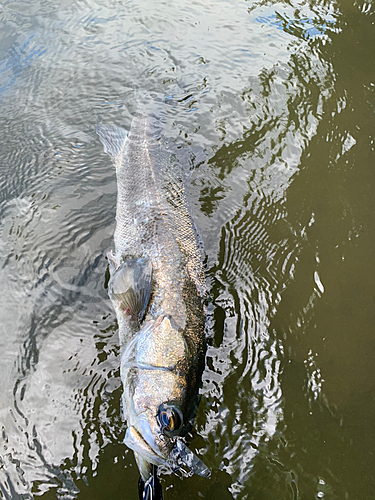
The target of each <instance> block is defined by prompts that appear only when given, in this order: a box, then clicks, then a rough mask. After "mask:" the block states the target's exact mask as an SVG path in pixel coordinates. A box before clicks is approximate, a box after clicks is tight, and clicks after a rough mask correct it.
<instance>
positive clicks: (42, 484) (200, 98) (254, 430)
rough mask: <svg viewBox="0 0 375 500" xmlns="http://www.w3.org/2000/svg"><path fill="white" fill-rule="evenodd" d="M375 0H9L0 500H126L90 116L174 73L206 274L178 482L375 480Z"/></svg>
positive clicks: (268, 497) (245, 491) (267, 490)
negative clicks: (188, 452)
mask: <svg viewBox="0 0 375 500" xmlns="http://www.w3.org/2000/svg"><path fill="white" fill-rule="evenodd" d="M374 11H375V6H374V3H373V2H363V1H362V0H359V1H353V0H344V1H342V2H340V1H339V2H332V1H326V0H322V1H316V0H311V1H310V2H302V1H300V2H298V1H296V0H290V1H289V0H288V1H287V0H286V1H284V2H282V1H280V2H273V1H259V2H251V1H244V0H230V1H225V0H213V1H210V2H209V1H207V0H196V1H195V0H194V1H191V0H189V1H186V0H181V1H175V2H173V1H170V0H167V1H164V2H162V1H155V2H150V1H146V0H139V1H138V2H135V1H119V0H105V1H104V0H97V1H94V0H78V1H77V0H74V1H73V0H66V1H57V2H53V1H52V0H40V1H36V0H27V1H26V0H25V1H17V0H15V1H11V0H6V1H2V2H1V3H0V346H1V350H0V352H1V356H0V380H1V387H2V390H1V393H0V425H1V437H0V498H4V499H21V498H22V499H30V498H37V497H42V498H43V499H53V498H59V499H73V498H78V499H80V500H83V499H90V500H94V499H95V500H96V499H103V498H116V499H130V500H131V499H134V498H136V494H137V493H136V491H137V490H136V485H137V479H138V471H137V469H136V466H135V464H134V459H133V456H132V453H130V452H128V451H127V449H126V448H125V446H124V445H123V444H122V443H121V441H122V439H123V436H124V432H125V428H124V424H123V423H122V421H121V416H120V403H119V400H120V393H121V389H120V381H119V358H118V342H117V332H116V321H115V315H114V312H113V310H112V308H111V305H110V303H109V299H108V297H107V292H106V290H105V287H104V281H105V271H106V265H107V263H106V259H105V254H106V252H107V251H108V250H109V249H111V248H112V246H113V243H112V237H113V231H114V218H115V203H116V183H115V172H114V169H113V167H112V165H111V163H110V161H109V159H108V157H106V155H105V154H104V153H103V151H102V147H101V144H100V143H99V140H98V138H97V136H96V135H95V126H96V124H97V123H98V122H99V121H104V122H106V123H116V124H119V125H124V126H125V127H129V125H130V122H131V116H132V113H133V112H134V110H135V96H136V95H142V93H145V92H155V93H161V94H166V95H168V93H170V92H171V89H175V88H176V86H177V88H180V89H182V90H180V92H181V94H180V97H181V96H182V97H184V99H181V102H180V103H179V104H178V105H176V106H174V107H173V106H172V107H170V109H169V116H168V136H169V137H170V139H172V140H173V141H174V142H175V143H176V147H184V146H188V145H191V146H193V147H199V148H204V149H205V150H206V161H205V162H204V163H202V164H201V165H199V166H198V167H196V168H195V169H193V171H192V183H191V201H192V207H193V210H194V214H195V218H196V221H197V223H198V225H199V227H200V230H201V234H202V237H203V239H204V244H205V252H206V255H207V269H208V276H209V278H210V282H211V285H212V290H211V297H212V316H211V318H210V321H209V327H208V329H209V332H210V334H211V335H212V342H211V346H210V348H209V350H208V355H207V368H206V371H205V373H204V387H203V391H202V392H203V398H202V403H201V406H200V409H199V412H198V420H197V426H196V427H197V432H196V434H195V436H194V438H193V440H192V448H194V449H196V450H198V452H199V453H201V454H202V456H203V457H204V461H205V462H206V463H207V465H209V466H210V467H211V468H212V478H211V479H210V480H205V479H201V478H199V477H192V478H189V479H184V480H181V479H179V478H177V477H174V476H168V477H165V478H164V481H163V485H164V488H165V489H166V492H165V498H166V499H170V500H172V499H196V498H206V499H215V500H226V499H231V498H235V499H245V498H246V499H249V500H250V499H254V500H255V499H256V500H263V499H264V500H284V499H285V500H289V499H294V500H296V499H300V500H308V499H323V498H324V499H330V500H343V499H350V500H367V499H368V500H370V499H373V498H375V479H374V478H375V451H374V450H375V430H374V425H375V399H374V388H375V387H374V386H375V370H374V366H375V363H374V361H375V335H374V334H375V332H374V319H375V317H374V316H375V314H374V311H375V309H374V292H375V273H374V270H375V259H374V256H375V253H374V246H375V231H374V227H375V203H374V200H375V197H374V194H373V190H374V187H375V178H374V166H375V165H374V132H375V126H374V105H375V99H374V89H375V87H374V85H375V36H374V29H375V27H374V21H375V16H374Z"/></svg>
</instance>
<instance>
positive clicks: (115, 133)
mask: <svg viewBox="0 0 375 500" xmlns="http://www.w3.org/2000/svg"><path fill="white" fill-rule="evenodd" d="M157 108H158V106H156V108H154V109H157ZM160 114H161V116H154V114H153V113H152V112H149V113H138V114H136V115H135V116H134V118H133V121H132V124H131V129H130V132H129V134H127V132H126V131H125V130H124V129H122V128H119V127H116V126H109V125H99V127H98V128H97V133H98V135H99V137H100V140H101V141H102V143H103V145H104V150H105V151H106V152H107V153H108V154H109V155H110V156H111V158H112V161H113V163H114V165H115V167H116V176H117V189H118V198H117V213H116V230H115V234H114V242H115V252H114V253H112V252H110V253H109V254H108V255H107V257H108V261H109V268H110V275H111V278H110V280H109V283H108V290H109V296H110V298H111V301H112V303H113V306H114V309H115V311H116V316H117V320H118V325H119V336H120V345H121V380H122V384H123V395H122V403H123V413H124V416H125V419H126V422H127V431H126V435H125V439H124V442H125V444H126V445H127V446H128V447H129V448H131V449H132V450H133V451H134V455H135V459H136V461H137V464H138V467H139V471H140V474H141V477H142V479H143V481H145V482H146V481H148V480H149V479H150V477H151V476H152V474H153V469H154V467H153V465H154V466H163V467H166V468H168V469H172V470H174V471H177V470H178V469H179V468H182V469H184V470H185V471H188V472H190V473H197V474H199V475H201V476H206V477H208V476H209V475H210V471H209V469H208V468H207V467H206V466H205V465H204V464H203V462H202V461H201V460H200V459H199V458H198V457H197V456H196V455H194V454H193V452H192V451H190V450H189V448H188V447H187V446H186V444H185V442H184V440H183V439H182V438H183V437H184V436H186V434H187V433H188V432H189V431H190V430H191V429H192V426H193V423H194V418H195V414H196V410H197V407H198V404H199V388H200V385H201V376H202V372H203V368H204V358H205V351H206V343H205V334H204V327H205V312H204V300H205V294H206V287H205V275H204V269H203V265H202V253H201V249H200V245H199V244H198V239H197V235H196V230H195V225H194V223H193V220H192V217H191V213H190V208H189V203H188V199H187V194H186V187H185V180H184V179H185V173H184V171H183V169H182V168H181V166H180V165H179V163H178V162H177V161H176V158H175V157H174V155H173V154H172V153H171V152H170V151H169V149H168V147H167V146H166V143H165V141H164V138H163V120H164V117H163V112H161V113H160ZM164 116H165V115H164Z"/></svg>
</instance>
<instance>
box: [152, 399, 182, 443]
mask: <svg viewBox="0 0 375 500" xmlns="http://www.w3.org/2000/svg"><path fill="white" fill-rule="evenodd" d="M158 420H159V423H160V427H161V430H162V432H163V434H165V435H166V436H176V435H177V434H178V433H179V432H180V430H181V427H182V415H181V412H180V410H178V409H177V408H176V407H175V406H169V405H166V404H163V405H161V406H160V408H159V413H158Z"/></svg>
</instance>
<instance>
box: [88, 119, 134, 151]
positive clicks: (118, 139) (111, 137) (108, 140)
mask: <svg viewBox="0 0 375 500" xmlns="http://www.w3.org/2000/svg"><path fill="white" fill-rule="evenodd" d="M96 133H97V134H98V136H99V139H100V140H101V142H102V143H103V146H104V151H105V152H106V153H108V154H109V156H110V157H111V158H112V159H114V158H117V156H118V155H119V154H120V153H121V151H122V149H123V147H124V143H125V140H126V137H127V135H128V133H127V131H126V130H125V129H124V128H121V127H117V126H116V125H104V124H103V123H101V124H100V125H98V126H97V127H96Z"/></svg>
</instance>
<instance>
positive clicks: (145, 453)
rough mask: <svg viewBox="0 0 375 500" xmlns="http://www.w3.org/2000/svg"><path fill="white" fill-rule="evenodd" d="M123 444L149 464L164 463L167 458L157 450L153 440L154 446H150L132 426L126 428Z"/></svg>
mask: <svg viewBox="0 0 375 500" xmlns="http://www.w3.org/2000/svg"><path fill="white" fill-rule="evenodd" d="M124 444H126V446H127V447H128V448H130V449H131V450H133V451H134V452H135V453H137V454H138V455H139V456H141V457H142V458H143V459H144V460H146V461H147V462H149V463H150V464H154V465H166V463H167V459H166V458H164V457H163V456H162V455H161V454H160V452H158V449H157V446H156V443H155V441H154V440H153V444H154V446H151V445H150V444H149V443H148V442H147V441H146V440H145V439H144V437H143V436H142V434H141V433H140V432H138V430H137V429H136V428H135V427H134V426H130V427H128V428H127V430H126V434H125V438H124Z"/></svg>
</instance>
